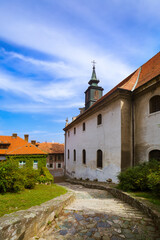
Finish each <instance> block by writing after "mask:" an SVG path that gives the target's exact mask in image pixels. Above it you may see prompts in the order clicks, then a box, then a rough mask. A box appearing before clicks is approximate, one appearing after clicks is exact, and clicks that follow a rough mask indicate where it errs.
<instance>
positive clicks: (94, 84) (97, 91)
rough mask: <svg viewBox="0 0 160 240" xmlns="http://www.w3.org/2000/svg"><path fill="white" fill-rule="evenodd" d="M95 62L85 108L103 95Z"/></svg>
mask: <svg viewBox="0 0 160 240" xmlns="http://www.w3.org/2000/svg"><path fill="white" fill-rule="evenodd" d="M92 63H93V70H92V76H91V79H90V81H89V82H88V84H89V85H90V86H89V87H88V89H87V90H86V91H85V110H87V109H88V108H89V107H90V106H91V105H92V104H93V103H95V102H96V101H97V100H98V99H99V98H101V97H102V95H103V88H102V87H99V86H98V83H99V80H98V79H97V76H96V70H95V63H96V62H95V61H93V62H92Z"/></svg>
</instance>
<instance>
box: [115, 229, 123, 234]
mask: <svg viewBox="0 0 160 240" xmlns="http://www.w3.org/2000/svg"><path fill="white" fill-rule="evenodd" d="M114 231H115V232H117V233H121V232H122V231H121V229H120V228H114Z"/></svg>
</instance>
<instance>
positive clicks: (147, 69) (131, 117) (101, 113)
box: [64, 52, 160, 182]
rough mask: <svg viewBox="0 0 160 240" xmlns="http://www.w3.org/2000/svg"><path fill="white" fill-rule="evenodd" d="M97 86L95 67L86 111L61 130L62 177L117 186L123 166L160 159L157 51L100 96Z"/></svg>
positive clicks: (159, 59)
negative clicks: (63, 173)
mask: <svg viewBox="0 0 160 240" xmlns="http://www.w3.org/2000/svg"><path fill="white" fill-rule="evenodd" d="M98 82H99V81H98V80H97V77H96V73H95V66H93V72H92V77H91V80H90V81H89V84H90V86H91V87H89V88H88V89H87V91H86V92H85V94H87V96H85V108H84V109H83V111H82V109H81V113H80V114H79V115H78V116H77V117H76V118H74V120H73V121H72V122H71V123H69V124H68V123H67V124H66V127H65V128H64V131H65V165H66V174H67V175H68V176H70V177H76V178H82V179H86V178H89V179H90V180H94V179H98V180H99V181H106V180H107V179H109V178H111V179H112V181H113V182H117V174H118V173H119V172H120V171H122V170H124V169H126V168H127V167H131V166H134V165H136V164H138V163H140V162H145V161H149V159H151V158H155V159H157V160H160V52H159V53H158V54H157V55H155V56H154V57H153V58H151V59H150V60H149V61H148V62H146V63H145V64H144V65H142V66H141V67H140V68H138V69H137V70H136V71H135V72H133V73H132V74H131V75H130V76H128V77H127V78H126V79H124V80H123V81H122V82H120V83H119V84H118V85H117V86H115V87H114V88H113V89H112V90H111V91H110V92H108V93H107V94H105V95H104V96H102V91H103V89H102V88H101V87H99V86H98ZM93 85H94V87H92V86H93ZM91 90H92V92H91ZM101 96H102V97H101ZM93 98H94V100H95V101H93ZM88 102H90V104H88Z"/></svg>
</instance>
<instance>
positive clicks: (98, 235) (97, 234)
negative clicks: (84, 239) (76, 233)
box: [93, 232, 101, 238]
mask: <svg viewBox="0 0 160 240" xmlns="http://www.w3.org/2000/svg"><path fill="white" fill-rule="evenodd" d="M93 237H95V238H100V237H101V235H100V234H99V232H96V233H95V234H94V235H93Z"/></svg>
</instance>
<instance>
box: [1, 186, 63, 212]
mask: <svg viewBox="0 0 160 240" xmlns="http://www.w3.org/2000/svg"><path fill="white" fill-rule="evenodd" d="M66 192H67V190H66V189H65V188H64V187H61V186H57V185H56V184H52V185H43V184H41V185H36V187H35V189H25V190H24V191H22V192H20V193H5V194H0V217H1V216H3V215H4V214H9V213H12V212H16V211H19V210H24V209H28V208H30V207H32V206H35V205H40V204H41V203H44V202H46V201H49V200H51V199H52V198H55V197H58V196H60V195H62V194H65V193H66Z"/></svg>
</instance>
